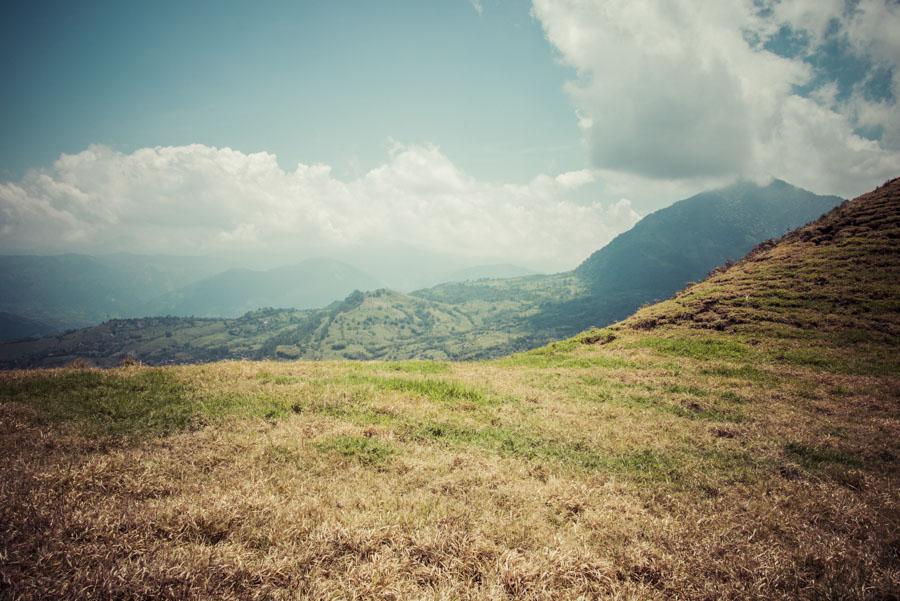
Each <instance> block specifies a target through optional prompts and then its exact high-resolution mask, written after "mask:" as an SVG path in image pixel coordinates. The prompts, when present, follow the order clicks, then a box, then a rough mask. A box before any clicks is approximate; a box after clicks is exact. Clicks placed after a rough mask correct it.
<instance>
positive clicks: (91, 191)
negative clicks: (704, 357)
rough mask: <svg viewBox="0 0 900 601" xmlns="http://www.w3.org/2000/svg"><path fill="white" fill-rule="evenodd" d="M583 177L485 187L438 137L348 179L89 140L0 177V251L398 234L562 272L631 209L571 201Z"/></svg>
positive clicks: (258, 156) (206, 246)
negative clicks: (45, 164)
mask: <svg viewBox="0 0 900 601" xmlns="http://www.w3.org/2000/svg"><path fill="white" fill-rule="evenodd" d="M593 178H594V175H593V173H592V172H590V171H579V172H572V173H563V174H560V175H557V176H555V177H551V176H546V175H541V176H538V177H536V178H534V180H532V181H531V182H529V183H527V184H524V185H512V184H508V185H497V184H491V183H485V182H481V181H478V180H475V179H473V178H472V177H470V176H468V175H466V174H465V173H463V172H461V171H460V170H459V169H458V168H457V167H456V166H455V165H454V164H453V163H452V162H451V161H450V160H449V159H448V158H447V157H446V156H444V155H443V154H442V153H441V151H440V150H439V149H438V148H437V147H435V146H402V145H395V146H394V148H393V149H392V150H391V153H390V157H389V160H388V161H387V162H386V163H385V164H383V165H381V166H380V167H377V168H376V169H373V170H371V171H369V172H368V173H366V174H365V175H363V176H362V177H359V178H357V179H353V180H350V181H342V180H340V179H338V178H336V177H334V176H333V175H332V173H331V169H330V167H328V166H326V165H303V164H300V165H298V166H297V168H296V169H295V170H293V171H284V170H283V169H281V168H280V167H279V166H278V163H277V160H276V157H275V156H274V155H272V154H268V153H255V154H244V153H242V152H239V151H236V150H232V149H229V148H213V147H209V146H203V145H199V144H195V145H191V146H180V147H160V148H143V149H140V150H137V151H135V152H133V153H130V154H125V153H120V152H116V151H113V150H111V149H109V148H107V147H104V146H92V147H90V148H88V149H87V150H85V151H83V152H81V153H78V154H74V155H63V156H62V157H60V159H59V160H58V161H56V163H55V164H54V165H53V167H52V168H51V169H48V170H43V171H32V172H30V173H28V174H27V175H26V176H25V177H23V178H22V179H21V180H20V181H16V182H4V183H0V232H2V233H3V236H2V241H0V251H2V252H30V251H44V252H49V251H78V250H81V251H90V252H109V251H131V252H153V253H198V252H199V253H210V252H218V251H225V250H229V251H230V250H252V251H266V252H269V253H285V254H290V255H291V256H293V257H295V258H296V257H298V256H299V255H302V254H304V253H308V252H316V253H328V252H329V251H339V250H342V249H346V248H349V247H356V246H360V245H386V244H391V243H402V244H407V245H412V246H414V247H419V248H422V249H425V250H428V251H433V252H440V253H449V254H453V255H462V256H467V257H472V258H482V257H485V258H488V257H489V258H495V259H503V260H508V261H514V262H518V263H522V262H524V263H530V264H535V265H541V266H546V267H556V268H568V267H571V266H573V265H575V264H577V263H578V262H579V261H580V260H582V259H583V258H584V257H586V256H588V254H590V253H591V252H592V251H594V250H596V249H597V248H599V247H600V246H602V245H603V244H605V243H606V242H607V241H609V240H610V239H611V238H612V237H613V236H615V235H616V234H618V233H620V232H621V231H624V230H625V229H627V228H629V227H630V226H631V225H633V224H634V223H635V222H636V221H637V219H638V218H639V216H638V214H637V213H636V212H635V211H634V210H632V209H631V206H630V204H629V203H628V201H619V202H615V203H606V204H602V203H593V204H584V203H579V202H575V201H573V200H571V199H569V198H568V197H567V193H568V192H569V191H571V190H573V189H576V188H578V187H580V186H584V185H586V184H589V183H590V182H591V181H593Z"/></svg>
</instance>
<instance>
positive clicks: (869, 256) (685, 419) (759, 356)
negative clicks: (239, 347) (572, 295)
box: [0, 181, 900, 599]
mask: <svg viewBox="0 0 900 601" xmlns="http://www.w3.org/2000/svg"><path fill="white" fill-rule="evenodd" d="M898 189H900V182H897V181H895V182H893V183H892V184H889V185H888V186H886V187H884V188H882V189H879V190H878V191H876V192H874V193H872V194H870V195H867V196H865V197H861V198H860V199H857V200H855V201H852V202H851V203H849V204H848V205H845V206H844V207H842V208H840V209H838V210H836V211H835V212H833V213H832V214H829V216H828V217H826V218H825V219H824V220H822V221H820V222H817V223H816V224H813V225H812V226H809V227H807V228H804V229H802V230H799V231H798V232H796V233H794V234H792V235H790V236H788V237H787V238H786V239H784V240H783V241H781V242H780V243H779V244H772V245H766V246H764V247H763V248H760V249H759V250H758V251H756V252H755V253H753V254H751V256H749V257H748V258H747V259H746V260H744V261H742V262H741V263H738V264H737V265H735V266H732V267H731V268H729V269H727V270H723V271H721V272H720V273H717V274H714V275H713V276H712V277H711V278H710V279H708V280H706V281H705V282H702V283H700V284H697V285H695V286H692V287H690V288H688V289H687V290H685V291H684V292H683V293H681V294H680V295H679V296H677V297H676V298H675V299H673V300H671V301H667V302H665V303H660V304H658V305H654V306H651V307H647V308H645V309H643V310H641V311H640V312H638V313H637V314H636V315H634V316H633V317H632V318H630V319H628V320H626V321H625V322H622V323H620V324H617V325H615V326H613V327H611V328H607V329H604V330H594V331H590V332H586V333H584V334H582V335H580V336H578V337H576V338H574V339H571V340H567V341H562V342H558V343H555V344H552V345H550V346H548V347H545V348H542V349H538V350H535V351H531V352H528V353H524V354H519V355H514V356H511V357H508V358H504V359H499V360H495V361H490V362H473V363H445V362H400V363H397V362H394V363H389V362H364V363H354V362H222V363H214V364H208V365H196V366H181V367H166V368H149V367H143V366H126V367H122V368H118V369H111V370H97V369H88V368H79V367H72V368H66V369H54V370H34V371H12V372H6V373H3V374H2V375H0V446H2V453H3V458H4V461H3V462H2V463H0V596H2V597H5V598H10V599H18V598H22V599H32V598H33V599H37V598H116V599H132V598H133V599H138V598H172V599H181V598H211V599H212V598H215V599H220V598H221V599H254V598H255V599H349V598H379V599H563V598H565V599H572V598H585V599H587V598H642V599H643V598H646V599H667V598H673V597H679V598H690V599H713V598H733V599H746V598H765V599H772V598H785V599H787V598H834V599H885V598H897V597H898V596H900V496H898V492H897V491H898V490H900V469H898V467H900V464H898V457H900V442H898V441H900V401H898V398H900V375H898V374H900V361H898V356H897V355H898V354H897V348H898V341H900V294H898V281H900V277H898V276H900V270H898V267H900V264H898V256H897V254H898V253H897V250H896V244H897V242H896V241H897V239H898V233H900V219H898V213H900V211H898V206H900V202H898V200H900V195H898Z"/></svg>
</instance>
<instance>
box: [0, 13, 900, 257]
mask: <svg viewBox="0 0 900 601" xmlns="http://www.w3.org/2000/svg"><path fill="white" fill-rule="evenodd" d="M0 50H2V51H0V69H2V71H3V74H4V78H3V84H2V85H0V107H2V111H0V252H4V253H30V252H33V253H55V252H88V253H105V252H120V251H128V252H144V253H179V254H217V253H232V254H233V253H242V252H243V253H257V254H260V253H261V254H265V255H267V256H271V257H276V258H277V260H276V262H281V263H283V262H289V261H290V260H294V259H297V260H299V259H301V258H303V257H305V256H311V255H319V256H321V255H340V256H347V255H348V253H349V252H350V251H351V250H353V249H356V250H357V251H358V252H365V249H376V248H397V249H403V252H410V249H418V250H421V252H422V253H424V254H433V255H446V256H456V257H459V258H460V259H461V260H465V261H467V262H469V263H470V264H476V263H480V262H481V263H483V262H511V263H517V264H520V265H524V266H527V267H532V268H536V269H540V270H545V271H552V270H559V269H568V268H571V267H574V266H575V265H577V264H578V262H580V260H582V259H584V258H585V257H586V256H588V255H589V254H590V253H591V252H592V251H593V250H596V249H597V248H599V247H601V246H603V244H605V243H606V242H608V241H609V240H610V239H611V238H612V237H614V236H615V235H617V234H618V233H620V232H622V231H624V230H626V229H628V228H629V227H631V225H633V224H634V223H635V222H636V221H637V220H638V219H640V217H641V216H642V215H645V214H647V213H648V212H650V211H653V210H656V209H659V208H661V207H664V206H667V205H668V204H670V203H672V202H673V201H675V200H678V199H681V198H685V197H687V196H689V195H691V194H693V193H696V192H699V191H701V190H705V189H709V188H712V187H717V186H722V185H726V184H728V183H730V182H732V181H735V180H736V179H751V180H754V181H758V182H761V183H764V182H766V181H768V180H769V179H771V178H772V177H778V178H781V179H784V180H786V181H788V182H791V183H793V184H795V185H798V186H800V187H804V188H807V189H809V190H812V191H814V192H818V193H823V194H824V193H828V194H839V195H842V196H845V197H852V196H855V195H857V194H860V193H862V192H864V191H866V190H868V189H870V188H872V187H874V186H875V185H877V184H879V183H881V182H883V181H884V180H886V179H888V178H890V177H893V176H897V175H900V111H898V106H897V98H898V96H900V74H898V73H897V67H898V63H900V3H898V2H897V1H896V0H858V1H855V0H854V1H847V0H815V1H812V0H808V1H801V0H794V1H790V0H784V1H783V2H777V1H774V0H755V1H754V0H552V1H551V0H534V1H533V2H528V1H524V0H521V1H520V0H439V1H435V2H420V1H406V0H391V1H390V2H387V1H384V2H373V1H361V0H360V1H356V2H352V1H334V2H287V1H284V2H278V1H271V2H265V3H249V2H212V1H196V2H166V1H158V2H153V3H139V2H86V3H71V2H60V3H53V2H40V1H36V2H28V3H5V4H4V5H3V7H2V8H0ZM350 254H351V255H352V253H350ZM386 256H387V255H386Z"/></svg>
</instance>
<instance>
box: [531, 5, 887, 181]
mask: <svg viewBox="0 0 900 601" xmlns="http://www.w3.org/2000/svg"><path fill="white" fill-rule="evenodd" d="M761 4H766V5H767V6H766V7H765V8H768V9H769V10H760V8H761V6H760V5H761ZM533 13H534V15H535V17H536V18H537V19H539V20H540V22H541V24H542V25H543V28H544V32H545V35H546V37H547V39H548V40H549V41H550V43H551V44H552V45H553V46H555V47H556V49H557V50H558V51H559V54H560V59H561V60H562V61H563V62H564V63H566V64H568V65H570V66H572V67H574V68H575V69H576V71H577V78H576V79H575V80H574V81H571V82H569V83H568V85H567V92H568V94H569V96H570V98H571V100H572V102H573V104H574V106H575V109H576V113H577V115H578V119H579V123H580V125H581V128H582V131H583V134H584V137H585V140H586V142H587V143H588V146H589V148H590V152H591V157H592V160H593V163H594V165H595V166H596V167H597V168H598V169H600V170H601V178H602V179H604V181H605V180H607V179H608V178H610V177H612V178H613V179H617V180H619V181H624V180H626V179H628V178H629V177H630V178H631V180H632V182H633V184H634V185H635V187H637V188H639V187H641V186H647V185H653V184H652V183H651V182H653V181H655V180H664V181H667V182H673V181H678V180H682V181H685V182H688V183H687V185H686V187H687V188H697V187H698V184H699V182H705V181H712V180H717V179H722V178H729V177H731V178H733V177H738V176H743V177H749V178H754V179H759V178H763V177H766V176H776V177H780V178H783V179H785V180H787V181H790V182H791V183H794V184H796V185H799V186H802V187H805V188H808V189H811V190H813V191H816V192H829V193H839V194H844V195H848V196H850V195H855V194H858V193H860V192H863V191H865V190H867V189H868V188H871V187H872V186H873V185H875V184H878V183H881V182H882V181H884V180H885V179H887V178H888V177H891V176H895V175H896V174H897V173H896V172H897V170H898V168H900V152H898V151H900V133H898V132H900V113H898V107H897V103H896V98H898V97H900V88H898V87H897V85H898V81H900V73H897V72H896V71H898V69H897V67H898V66H900V5H896V4H892V3H889V2H886V0H863V1H861V2H859V3H858V4H857V5H856V7H855V8H854V9H853V10H847V9H846V8H845V3H844V1H843V0H823V1H822V2H804V1H801V0H784V1H783V2H778V1H776V0H772V1H771V2H768V3H760V2H753V1H752V0H534V3H533ZM783 26H787V27H789V28H790V29H791V30H792V31H794V32H796V33H798V34H802V35H804V36H805V39H807V40H808V43H807V46H806V51H805V54H803V55H810V54H815V53H816V52H819V51H820V45H821V44H823V43H824V41H825V38H826V34H828V32H829V28H834V27H837V28H838V31H839V32H840V35H841V36H843V37H842V39H844V40H845V41H846V43H847V47H848V48H849V49H850V51H852V52H854V53H856V54H857V55H859V56H864V57H866V60H868V61H870V62H871V63H872V64H873V65H876V66H879V67H881V68H882V69H887V70H891V69H893V70H894V71H895V73H894V78H893V84H894V89H895V93H894V100H891V101H881V102H877V103H873V102H870V101H865V100H864V99H862V98H861V97H860V96H859V95H855V96H854V97H853V99H852V101H850V102H846V103H838V102H836V99H835V98H836V90H835V89H834V87H833V82H827V81H826V82H823V83H822V84H821V86H820V89H818V90H816V91H814V93H813V94H810V95H809V97H808V98H804V97H802V96H800V95H798V93H797V91H796V90H797V89H798V87H799V86H803V85H807V84H810V83H811V82H813V81H814V79H813V78H814V76H816V75H820V74H817V73H815V72H814V69H813V68H812V67H811V66H810V65H809V64H808V63H807V62H805V61H804V60H803V55H801V56H800V57H797V58H794V59H791V58H785V57H782V56H778V55H776V54H774V53H773V52H770V51H768V50H766V49H765V48H764V46H763V42H764V41H766V40H767V39H769V38H770V37H771V36H773V35H775V34H776V33H777V32H778V31H779V29H780V28H782V27H783ZM829 35H830V34H829ZM815 81H817V80H815ZM860 126H867V127H873V126H877V127H881V128H883V129H884V132H885V133H884V135H883V136H882V138H881V140H880V141H877V140H876V141H873V140H869V139H866V138H863V137H861V136H860V135H859V134H858V133H857V128H858V127H860Z"/></svg>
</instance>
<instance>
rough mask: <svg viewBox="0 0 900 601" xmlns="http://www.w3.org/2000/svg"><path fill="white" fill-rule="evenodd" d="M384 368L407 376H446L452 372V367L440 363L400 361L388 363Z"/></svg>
mask: <svg viewBox="0 0 900 601" xmlns="http://www.w3.org/2000/svg"><path fill="white" fill-rule="evenodd" d="M384 368H385V369H387V370H390V371H399V372H403V373H407V374H444V373H447V372H449V371H450V366H449V365H448V364H447V363H443V362H440V361H398V362H394V363H387V364H385V366H384Z"/></svg>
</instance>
